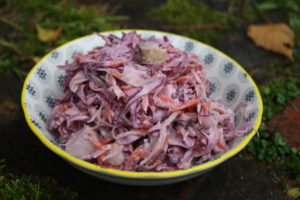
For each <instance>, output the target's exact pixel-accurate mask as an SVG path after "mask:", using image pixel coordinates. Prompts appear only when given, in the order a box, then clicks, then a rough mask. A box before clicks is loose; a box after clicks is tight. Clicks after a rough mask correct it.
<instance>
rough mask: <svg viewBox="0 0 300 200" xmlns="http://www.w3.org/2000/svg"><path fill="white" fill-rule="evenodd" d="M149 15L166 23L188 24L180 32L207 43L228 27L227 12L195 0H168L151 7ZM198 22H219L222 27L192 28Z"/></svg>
mask: <svg viewBox="0 0 300 200" xmlns="http://www.w3.org/2000/svg"><path fill="white" fill-rule="evenodd" d="M149 15H151V16H153V17H155V18H156V19H158V20H160V21H161V22H163V23H164V24H166V25H173V26H190V27H191V28H190V29H186V30H182V31H180V33H181V34H184V35H187V36H190V37H193V38H195V39H199V40H200V41H203V42H207V43H214V42H216V41H218V40H219V39H220V38H221V36H222V34H223V33H224V31H226V30H227V29H228V24H227V22H228V15H227V13H224V12H220V11H216V10H212V9H211V8H209V7H208V6H207V5H205V4H204V3H201V2H199V1H197V0H188V1H182V0H168V1H167V2H166V3H165V4H163V5H161V6H160V7H159V8H155V9H153V10H152V11H151V12H150V13H149ZM200 24H220V25H221V26H222V28H221V31H220V30H215V29H211V28H209V29H196V28H193V27H194V26H196V25H200Z"/></svg>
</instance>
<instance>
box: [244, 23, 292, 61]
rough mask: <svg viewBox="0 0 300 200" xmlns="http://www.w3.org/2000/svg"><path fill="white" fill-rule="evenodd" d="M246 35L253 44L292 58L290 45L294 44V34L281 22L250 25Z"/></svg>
mask: <svg viewBox="0 0 300 200" xmlns="http://www.w3.org/2000/svg"><path fill="white" fill-rule="evenodd" d="M247 35H248V37H250V38H251V39H252V40H253V41H254V43H255V45H257V46H259V47H262V48H264V49H266V50H269V51H273V52H275V53H280V54H283V55H285V56H286V57H288V58H289V59H291V60H293V53H292V47H294V45H295V34H294V32H293V30H292V29H291V28H290V27H289V26H288V25H286V24H282V23H281V24H264V25H251V26H249V27H248V31H247Z"/></svg>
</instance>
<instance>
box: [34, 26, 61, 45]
mask: <svg viewBox="0 0 300 200" xmlns="http://www.w3.org/2000/svg"><path fill="white" fill-rule="evenodd" d="M36 31H37V37H38V39H39V40H40V41H42V42H53V41H55V40H56V39H57V38H58V37H59V36H60V34H61V31H62V27H59V28H57V29H44V28H42V27H41V26H40V25H38V24H36Z"/></svg>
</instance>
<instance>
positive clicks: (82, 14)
mask: <svg viewBox="0 0 300 200" xmlns="http://www.w3.org/2000/svg"><path fill="white" fill-rule="evenodd" d="M0 13H1V18H0V20H1V21H2V22H3V23H5V24H7V25H8V26H9V27H10V28H12V31H11V33H10V34H9V36H7V37H6V36H4V37H5V38H1V37H0V54H2V53H4V52H6V54H7V55H6V57H7V59H10V61H9V62H10V63H13V62H16V63H14V65H10V66H9V67H10V68H11V69H10V70H9V71H15V70H14V69H15V68H16V66H20V65H26V66H31V65H33V64H34V63H33V61H32V60H31V58H32V57H33V56H35V57H36V56H37V57H40V56H42V55H45V53H46V52H48V51H50V50H51V49H52V48H54V47H57V46H59V45H61V44H63V43H65V42H67V41H70V40H72V39H75V38H77V37H81V36H84V35H87V34H91V33H93V32H95V31H97V32H99V31H106V30H112V29H117V28H119V26H118V25H117V23H116V22H118V21H120V20H122V19H124V17H120V16H112V14H113V13H108V11H106V9H105V7H104V6H102V5H101V4H97V5H90V6H87V5H84V4H80V3H75V2H74V1H70V0H64V1H60V0H52V1H50V2H47V1H44V0H27V1H26V3H25V2H24V1H22V0H7V1H6V6H4V7H3V8H0ZM36 24H39V25H40V26H42V27H43V28H46V29H55V28H59V27H61V28H62V29H63V31H62V33H61V35H60V37H59V38H58V40H56V41H54V42H48V43H45V42H41V41H39V40H38V38H37V33H36V28H35V27H36ZM13 57H15V58H13ZM1 68H2V66H0V73H1V72H4V71H5V72H7V70H4V69H3V70H2V69H1Z"/></svg>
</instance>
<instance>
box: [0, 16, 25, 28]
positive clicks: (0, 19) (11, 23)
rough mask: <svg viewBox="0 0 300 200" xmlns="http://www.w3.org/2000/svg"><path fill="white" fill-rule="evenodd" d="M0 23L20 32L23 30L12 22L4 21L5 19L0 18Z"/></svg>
mask: <svg viewBox="0 0 300 200" xmlns="http://www.w3.org/2000/svg"><path fill="white" fill-rule="evenodd" d="M0 21H2V22H3V23H5V24H8V25H10V26H11V27H13V28H15V29H17V30H18V31H22V30H23V28H22V27H21V26H19V25H18V24H16V23H14V22H12V21H10V20H8V19H6V18H3V17H1V18H0Z"/></svg>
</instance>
